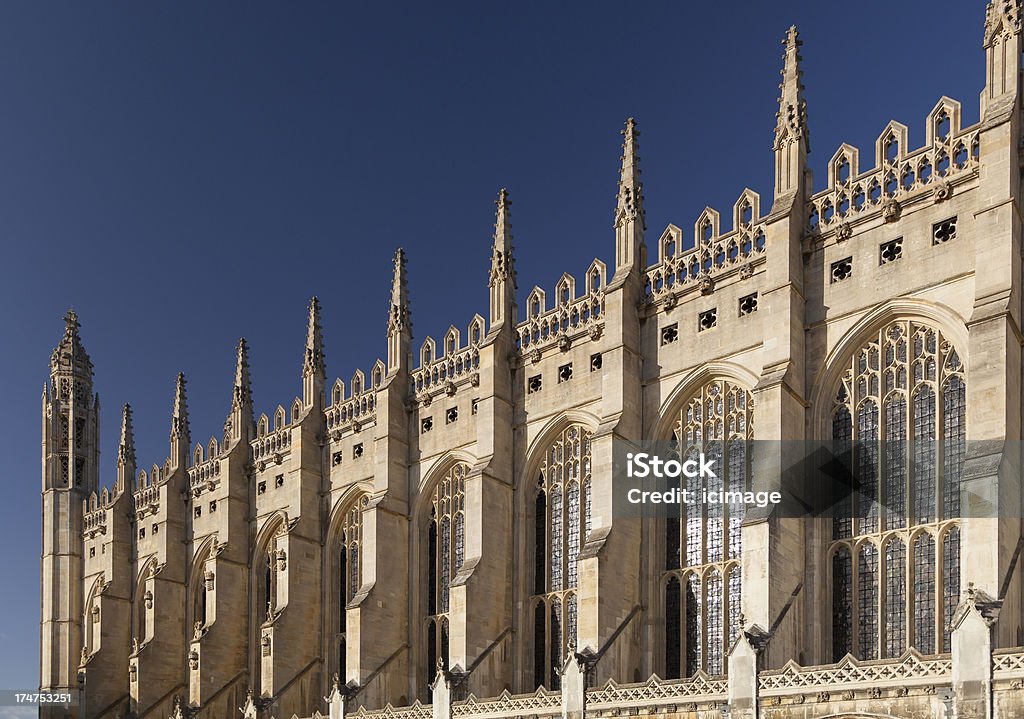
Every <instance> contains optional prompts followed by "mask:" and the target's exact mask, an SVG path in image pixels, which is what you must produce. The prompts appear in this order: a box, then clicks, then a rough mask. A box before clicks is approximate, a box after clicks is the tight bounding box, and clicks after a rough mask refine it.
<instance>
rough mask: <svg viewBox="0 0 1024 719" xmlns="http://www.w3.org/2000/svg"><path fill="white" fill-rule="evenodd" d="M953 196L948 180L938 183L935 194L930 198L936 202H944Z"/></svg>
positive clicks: (951, 186)
mask: <svg viewBox="0 0 1024 719" xmlns="http://www.w3.org/2000/svg"><path fill="white" fill-rule="evenodd" d="M952 196H953V185H951V184H950V182H949V180H946V181H945V182H942V183H940V184H939V185H938V186H937V187H936V188H935V192H933V193H932V197H933V198H934V199H935V201H936V202H945V201H946V200H948V199H949V198H950V197H952Z"/></svg>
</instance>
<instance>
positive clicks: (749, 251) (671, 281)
mask: <svg viewBox="0 0 1024 719" xmlns="http://www.w3.org/2000/svg"><path fill="white" fill-rule="evenodd" d="M694 238H695V239H694V246H693V247H691V248H689V249H687V250H684V249H683V231H682V230H681V229H680V228H679V227H677V226H676V225H669V226H668V227H667V228H666V229H665V231H664V232H663V233H662V234H661V237H660V238H659V240H658V261H657V262H656V263H655V264H654V265H652V266H650V267H649V268H648V269H647V284H646V288H645V291H646V296H647V297H648V298H650V299H652V300H656V299H658V298H660V297H663V296H667V295H669V294H675V292H676V291H680V292H681V291H684V290H686V289H688V288H690V287H698V286H699V287H700V288H701V289H702V290H706V289H708V288H709V287H710V289H713V288H714V284H713V282H711V283H710V285H709V280H710V279H711V277H713V276H715V275H718V274H721V273H723V272H726V271H727V270H729V269H730V268H733V267H736V266H739V265H745V264H747V263H749V262H750V261H751V260H752V259H753V258H755V257H757V256H758V255H761V254H763V253H764V252H765V234H764V223H763V218H762V217H761V198H760V195H758V194H757V193H756V192H754V191H753V190H744V191H743V193H742V194H741V195H740V197H739V199H738V200H737V201H736V204H735V205H733V227H732V229H731V230H730V231H729V232H727V233H726V234H724V235H723V234H721V217H720V215H719V213H718V212H716V211H715V210H713V209H711V208H710V207H707V208H705V209H704V212H702V213H701V215H700V217H699V218H698V219H697V222H696V223H694Z"/></svg>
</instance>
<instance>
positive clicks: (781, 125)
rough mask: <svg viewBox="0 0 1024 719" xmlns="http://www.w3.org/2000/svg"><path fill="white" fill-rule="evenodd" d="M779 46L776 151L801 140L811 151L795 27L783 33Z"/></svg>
mask: <svg viewBox="0 0 1024 719" xmlns="http://www.w3.org/2000/svg"><path fill="white" fill-rule="evenodd" d="M782 44H783V45H785V47H786V51H785V53H784V54H783V56H782V57H783V67H782V73H781V74H782V83H781V84H780V85H779V89H780V90H782V95H781V96H780V97H779V112H778V114H777V115H776V121H777V122H776V125H775V149H776V150H778V149H781V147H782V145H783V144H784V143H785V142H786V141H787V140H801V139H802V140H803V142H804V149H805V151H807V152H810V151H811V140H810V133H809V132H808V128H807V101H806V100H805V99H804V85H803V82H801V78H802V77H803V71H802V70H801V69H800V61H801V60H802V59H803V58H801V57H800V46H801V45H803V42H802V41H801V40H800V33H798V32H797V29H796V25H791V26H790V28H789V30H788V31H787V32H786V37H785V38H784V39H783V41H782Z"/></svg>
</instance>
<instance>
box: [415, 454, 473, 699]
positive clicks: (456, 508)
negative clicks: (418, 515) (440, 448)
mask: <svg viewBox="0 0 1024 719" xmlns="http://www.w3.org/2000/svg"><path fill="white" fill-rule="evenodd" d="M468 472H469V465H468V464H465V463H459V464H456V465H454V466H453V467H452V468H451V469H449V470H448V472H447V473H446V474H445V475H444V476H443V477H442V478H441V479H440V480H439V481H438V483H437V485H436V486H435V487H434V493H433V496H432V497H431V500H430V517H429V520H430V523H429V526H428V527H427V586H426V595H427V611H426V615H427V616H426V652H425V657H426V665H425V667H424V670H425V671H424V677H425V679H426V681H427V683H429V682H432V681H433V680H434V676H435V675H436V673H437V664H438V661H440V662H441V663H442V664H443V665H444V666H445V667H448V666H449V664H448V612H449V607H450V604H451V584H452V581H453V580H454V578H455V575H456V574H457V573H458V571H459V569H461V568H462V564H463V562H464V560H465V556H466V488H465V481H466V474H467V473H468Z"/></svg>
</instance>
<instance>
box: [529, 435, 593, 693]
mask: <svg viewBox="0 0 1024 719" xmlns="http://www.w3.org/2000/svg"><path fill="white" fill-rule="evenodd" d="M590 442H591V438H590V432H589V431H587V430H586V429H585V428H584V427H582V426H581V425H571V426H569V427H567V428H566V429H565V430H563V431H562V432H561V433H560V434H559V435H558V437H557V438H556V439H555V440H554V442H553V443H552V444H551V445H550V447H548V449H547V450H546V452H545V454H544V459H543V460H542V462H541V466H540V472H539V476H538V478H537V486H536V492H537V494H536V497H535V499H534V521H533V527H534V597H533V599H532V601H533V604H534V610H533V613H534V662H533V669H534V684H535V685H536V686H542V685H543V686H545V687H547V688H548V689H557V688H558V687H559V686H560V681H559V680H560V676H559V669H560V668H561V664H562V659H563V657H564V655H565V651H566V647H567V646H568V645H570V644H572V645H575V643H576V626H577V604H576V602H577V599H576V589H577V585H578V582H579V570H578V567H577V560H578V559H579V554H580V550H581V549H582V547H583V544H584V542H586V539H587V534H588V533H589V532H590V521H591V520H590V517H591V514H590V502H591V482H590V462H591V449H590Z"/></svg>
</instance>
